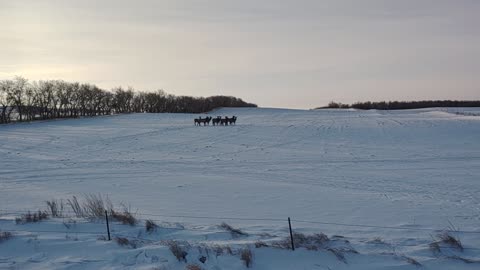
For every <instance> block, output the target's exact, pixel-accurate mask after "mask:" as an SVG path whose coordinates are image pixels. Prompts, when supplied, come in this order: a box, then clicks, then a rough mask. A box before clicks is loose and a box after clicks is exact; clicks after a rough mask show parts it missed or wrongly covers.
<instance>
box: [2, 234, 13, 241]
mask: <svg viewBox="0 0 480 270" xmlns="http://www.w3.org/2000/svg"><path fill="white" fill-rule="evenodd" d="M12 237H13V235H12V233H11V232H0V243H2V242H5V241H7V240H9V239H10V238H12Z"/></svg>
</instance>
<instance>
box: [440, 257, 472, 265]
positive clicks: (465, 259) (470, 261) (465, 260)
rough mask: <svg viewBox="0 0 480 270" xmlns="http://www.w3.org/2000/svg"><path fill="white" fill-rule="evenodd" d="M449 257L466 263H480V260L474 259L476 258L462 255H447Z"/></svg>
mask: <svg viewBox="0 0 480 270" xmlns="http://www.w3.org/2000/svg"><path fill="white" fill-rule="evenodd" d="M446 258H447V259H452V260H457V261H462V262H464V263H469V264H470V263H480V260H474V259H468V258H464V257H460V256H447V257H446Z"/></svg>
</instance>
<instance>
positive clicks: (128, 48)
mask: <svg viewBox="0 0 480 270" xmlns="http://www.w3.org/2000/svg"><path fill="white" fill-rule="evenodd" d="M479 11H480V3H479V2H478V1H471V0H470V1H469V0H462V1H443V0H439V1H433V0H425V1H413V0H406V1H379V0H375V1H353V0H352V1H313V0H307V1H293V0H288V1H286V0H282V1H281V0H276V1H274V0H264V1H252V0H245V1H226V0H209V1H206V0H205V1H198V0H197V1H185V0H175V1H174V0H168V1H165V0H164V1H136V2H135V3H134V2H132V1H113V0H106V1H93V0H88V1H73V0H67V1H58V0H50V1H33V0H30V1H28V0H26V1H21V0H19V1H6V0H0V25H1V29H2V33H3V34H2V36H0V44H2V45H1V46H2V50H1V51H0V59H2V61H1V63H0V77H1V78H6V77H11V76H13V75H14V74H18V75H23V76H26V77H28V78H30V79H65V80H78V81H82V82H84V81H85V82H92V83H96V84H98V85H99V86H101V87H104V88H110V87H114V86H118V85H124V86H126V85H132V86H134V87H136V88H138V89H139V90H155V89H158V88H164V89H166V90H167V91H169V92H172V93H174V94H187V95H213V94H228V95H235V96H239V97H242V98H245V99H246V100H248V101H252V102H257V103H258V104H259V105H263V106H281V107H296V108H311V107H316V106H319V105H322V104H325V103H327V102H328V101H330V100H333V99H334V100H338V101H342V102H353V101H357V100H369V99H370V100H382V99H424V98H428V99H430V98H432V99H436V98H438V99H444V98H445V99H447V98H448V99H450V98H451V99H479V98H480V91H478V85H479V84H480V79H479V78H478V76H477V74H479V71H480V53H479V51H478V48H480V35H479V34H480V30H478V27H477V26H478V25H480V19H479V18H478V16H477V14H478V12H479Z"/></svg>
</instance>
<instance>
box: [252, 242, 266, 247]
mask: <svg viewBox="0 0 480 270" xmlns="http://www.w3.org/2000/svg"><path fill="white" fill-rule="evenodd" d="M263 247H268V244H267V243H265V242H263V241H257V242H255V248H263Z"/></svg>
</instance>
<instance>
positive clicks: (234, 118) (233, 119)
mask: <svg viewBox="0 0 480 270" xmlns="http://www.w3.org/2000/svg"><path fill="white" fill-rule="evenodd" d="M227 119H228V123H229V124H230V125H232V124H233V125H235V123H236V122H237V117H236V116H235V115H234V116H233V117H232V118H228V117H227Z"/></svg>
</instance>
